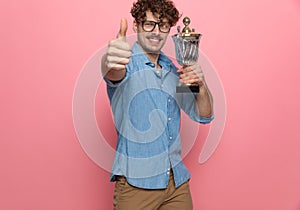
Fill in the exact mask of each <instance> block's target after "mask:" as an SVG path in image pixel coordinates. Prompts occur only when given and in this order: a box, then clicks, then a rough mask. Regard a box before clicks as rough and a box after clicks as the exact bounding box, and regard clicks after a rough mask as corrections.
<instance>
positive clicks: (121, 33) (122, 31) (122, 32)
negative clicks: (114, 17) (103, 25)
mask: <svg viewBox="0 0 300 210" xmlns="http://www.w3.org/2000/svg"><path fill="white" fill-rule="evenodd" d="M127 28H128V26H127V19H126V18H122V19H121V24H120V30H119V33H118V35H117V38H119V39H123V40H125V39H126V32H127Z"/></svg>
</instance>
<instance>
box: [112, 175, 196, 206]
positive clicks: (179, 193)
mask: <svg viewBox="0 0 300 210" xmlns="http://www.w3.org/2000/svg"><path fill="white" fill-rule="evenodd" d="M113 204H114V210H176V209H178V210H192V209H193V204H192V198H191V193H190V187H189V183H188V182H186V183H184V184H182V185H181V186H179V187H178V188H175V186H174V178H173V176H172V175H171V176H170V181H169V184H168V188H167V189H162V190H148V189H140V188H137V187H133V186H131V185H130V184H128V182H127V181H126V178H125V177H118V179H117V181H116V186H115V191H114V201H113Z"/></svg>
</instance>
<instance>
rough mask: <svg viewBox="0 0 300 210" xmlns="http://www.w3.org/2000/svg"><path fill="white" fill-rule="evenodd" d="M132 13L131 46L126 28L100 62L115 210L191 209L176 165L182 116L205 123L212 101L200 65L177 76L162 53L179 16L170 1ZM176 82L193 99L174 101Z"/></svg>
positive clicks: (140, 4) (153, 0)
mask: <svg viewBox="0 0 300 210" xmlns="http://www.w3.org/2000/svg"><path fill="white" fill-rule="evenodd" d="M131 14H132V16H133V18H134V22H133V29H134V31H135V32H136V34H137V42H136V43H135V44H134V45H133V47H132V48H131V47H130V45H129V44H128V43H127V42H126V37H125V36H126V31H127V21H126V19H122V21H121V27H120V31H119V33H118V35H117V38H116V39H114V40H112V41H110V42H109V46H108V49H107V52H106V54H105V55H104V56H103V57H102V66H101V68H102V73H103V75H104V79H105V81H106V83H107V92H108V96H109V99H110V102H111V107H112V111H113V114H114V121H115V126H116V130H117V133H118V142H117V151H116V156H115V160H114V165H113V168H112V173H111V181H116V186H115V192H114V209H115V210H117V209H119V210H157V209H159V210H169V209H172V210H175V209H178V210H191V209H192V208H193V207H192V206H193V205H192V199H191V194H190V190H189V185H188V181H189V179H190V174H189V172H188V170H187V168H186V167H185V166H184V164H183V162H182V159H181V156H180V155H181V145H180V136H179V127H180V109H183V110H184V111H185V112H186V113H187V114H188V115H189V116H190V118H191V119H193V120H194V121H196V122H200V123H209V122H210V121H211V120H212V118H213V109H212V97H211V95H210V92H209V89H208V87H207V85H206V83H205V80H204V75H203V72H202V70H201V68H200V66H199V65H198V64H194V65H192V66H189V67H186V68H182V69H178V68H177V67H176V66H175V65H174V64H173V63H172V61H171V60H170V59H169V58H168V57H167V56H166V55H165V54H164V53H163V52H161V49H162V47H163V46H164V44H165V42H166V39H167V36H168V35H169V32H170V29H171V27H172V26H174V25H175V24H176V22H177V21H178V19H179V12H178V10H177V9H176V8H175V6H174V4H173V3H172V2H171V1H169V0H138V1H137V2H135V3H134V4H133V7H132V9H131ZM178 81H180V82H182V83H186V84H190V83H198V84H199V86H200V92H199V93H197V94H192V93H184V94H176V93H175V89H176V84H177V83H178Z"/></svg>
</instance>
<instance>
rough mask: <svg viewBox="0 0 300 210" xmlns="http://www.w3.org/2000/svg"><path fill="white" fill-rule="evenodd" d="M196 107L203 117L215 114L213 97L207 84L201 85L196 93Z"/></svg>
mask: <svg viewBox="0 0 300 210" xmlns="http://www.w3.org/2000/svg"><path fill="white" fill-rule="evenodd" d="M195 103H196V107H197V112H198V115H200V116H202V117H207V118H209V117H211V116H212V114H213V98H212V95H211V93H210V91H209V89H208V87H207V85H206V84H203V85H202V86H201V87H200V91H199V93H197V95H196V102H195Z"/></svg>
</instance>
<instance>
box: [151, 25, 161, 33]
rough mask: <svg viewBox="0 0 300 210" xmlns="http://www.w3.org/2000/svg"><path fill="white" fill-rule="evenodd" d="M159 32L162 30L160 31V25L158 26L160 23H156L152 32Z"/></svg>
mask: <svg viewBox="0 0 300 210" xmlns="http://www.w3.org/2000/svg"><path fill="white" fill-rule="evenodd" d="M159 32H160V31H159V26H158V24H156V25H155V27H154V29H153V31H152V33H155V34H158V33H159Z"/></svg>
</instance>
